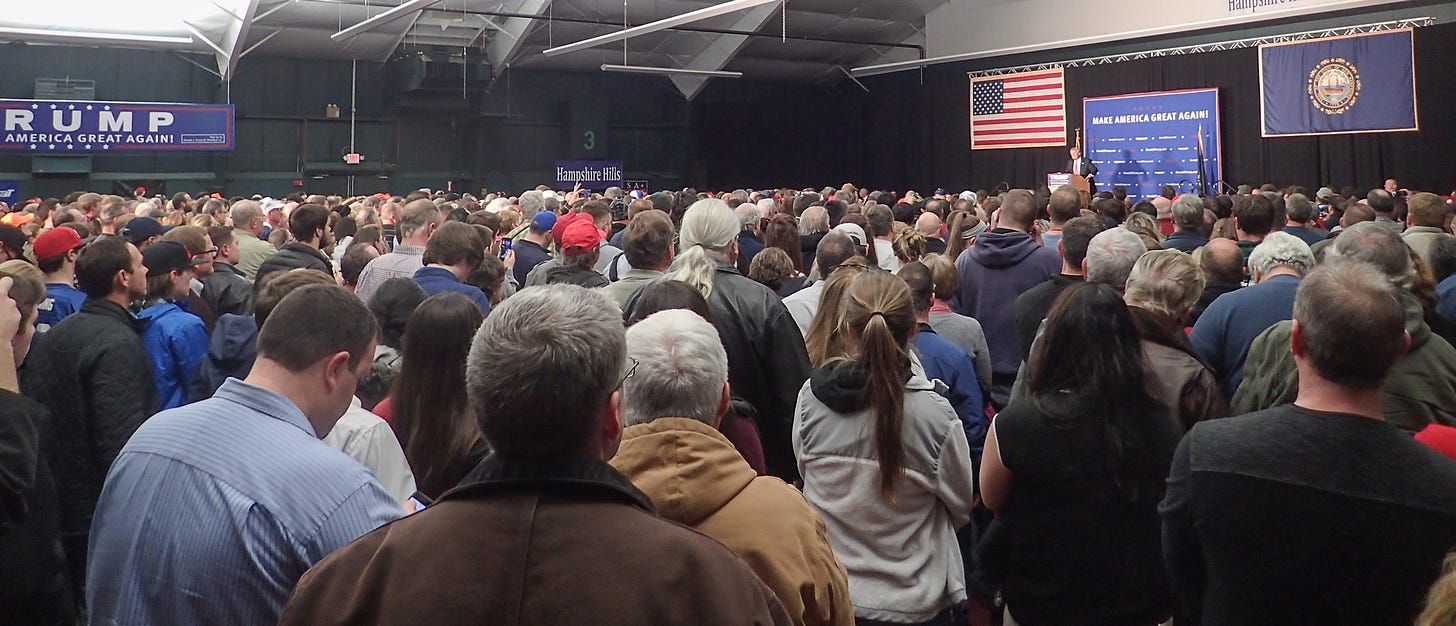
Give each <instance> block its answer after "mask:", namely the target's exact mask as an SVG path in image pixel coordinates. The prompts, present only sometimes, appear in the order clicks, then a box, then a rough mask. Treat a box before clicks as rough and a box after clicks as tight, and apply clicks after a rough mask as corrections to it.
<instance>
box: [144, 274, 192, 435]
mask: <svg viewBox="0 0 1456 626" xmlns="http://www.w3.org/2000/svg"><path fill="white" fill-rule="evenodd" d="M137 319H140V320H143V321H145V322H146V323H147V329H146V330H145V331H142V345H143V346H146V349H147V358H148V359H150V360H151V362H152V375H153V376H152V377H153V379H154V380H155V381H156V385H157V404H158V407H157V408H158V410H160V411H165V410H167V409H172V408H176V407H179V406H182V405H183V404H186V403H187V383H189V382H191V380H192V377H193V376H194V375H195V374H196V372H197V365H198V364H199V363H201V362H202V358H203V357H204V356H206V355H207V325H206V324H204V323H203V322H202V318H200V317H197V316H196V315H193V314H191V313H188V312H187V311H186V310H184V309H183V308H182V307H180V306H177V304H176V303H174V302H165V301H164V302H158V303H157V304H153V305H151V306H149V307H147V308H145V309H142V312H141V313H139V314H137Z"/></svg>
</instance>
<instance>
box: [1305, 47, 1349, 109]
mask: <svg viewBox="0 0 1456 626" xmlns="http://www.w3.org/2000/svg"><path fill="white" fill-rule="evenodd" d="M1308 90H1309V99H1310V102H1312V103H1314V108H1316V109H1319V110H1320V112H1322V113H1324V114H1325V115H1340V114H1342V113H1344V112H1346V111H1349V110H1350V107H1352V106H1355V100H1357V99H1359V97H1360V72H1359V70H1357V69H1356V68H1355V64H1354V63H1351V62H1349V61H1347V60H1345V59H1344V58H1340V57H1336V58H1332V59H1325V60H1323V61H1320V62H1319V63H1317V64H1315V66H1314V69H1312V70H1310V72H1309V87H1308Z"/></svg>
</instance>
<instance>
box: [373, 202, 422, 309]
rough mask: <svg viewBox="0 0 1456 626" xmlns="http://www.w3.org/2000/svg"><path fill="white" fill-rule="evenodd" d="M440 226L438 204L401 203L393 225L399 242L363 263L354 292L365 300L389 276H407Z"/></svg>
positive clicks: (411, 273) (416, 265)
mask: <svg viewBox="0 0 1456 626" xmlns="http://www.w3.org/2000/svg"><path fill="white" fill-rule="evenodd" d="M439 227H440V207H438V206H435V203H434V202H431V201H429V200H425V199H420V200H414V201H412V202H410V203H408V204H406V205H404V210H403V211H401V212H400V215H399V222H398V223H397V224H396V225H395V228H396V230H397V232H398V233H399V245H397V246H395V247H394V250H393V251H392V252H390V253H389V254H384V255H380V256H379V258H377V259H374V260H373V261H370V262H369V264H368V265H365V266H364V271H363V272H360V274H359V283H358V285H357V286H355V288H354V293H356V294H358V295H359V299H360V300H362V301H364V302H365V303H366V304H367V303H368V302H369V299H370V298H372V297H374V292H375V291H378V290H379V287H380V285H383V284H384V281H387V280H389V279H391V278H411V277H413V276H414V275H415V272H418V271H419V270H420V268H422V267H424V266H425V262H424V258H425V245H426V244H428V243H429V242H430V236H431V235H433V234H435V229H436V228H439Z"/></svg>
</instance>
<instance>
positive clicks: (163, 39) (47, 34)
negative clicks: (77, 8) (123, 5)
mask: <svg viewBox="0 0 1456 626" xmlns="http://www.w3.org/2000/svg"><path fill="white" fill-rule="evenodd" d="M3 35H15V36H19V37H42V38H64V39H86V40H90V41H127V42H136V43H171V44H187V45H191V43H192V38H191V37H169V36H165V35H138V34H135V33H88V32H83V31H75V30H50V29H45V28H11V27H8V26H0V36H3Z"/></svg>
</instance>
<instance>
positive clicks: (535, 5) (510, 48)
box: [485, 0, 551, 76]
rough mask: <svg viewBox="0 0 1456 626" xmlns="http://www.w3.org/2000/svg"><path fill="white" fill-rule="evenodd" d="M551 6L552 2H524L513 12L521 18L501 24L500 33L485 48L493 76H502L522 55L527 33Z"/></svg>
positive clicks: (536, 0) (527, 0) (507, 19)
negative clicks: (512, 62)
mask: <svg viewBox="0 0 1456 626" xmlns="http://www.w3.org/2000/svg"><path fill="white" fill-rule="evenodd" d="M550 6H551V0H522V2H521V3H520V6H518V7H516V8H515V9H514V10H513V11H512V12H513V13H516V14H518V15H520V17H510V18H506V20H505V21H504V22H502V23H501V24H500V32H497V33H496V34H495V35H493V36H491V38H490V43H487V44H486V46H485V57H486V58H487V59H489V60H490V71H491V73H492V74H494V75H496V76H500V75H501V72H504V71H506V68H508V67H510V66H511V61H514V60H516V57H517V56H519V55H520V54H521V49H522V48H523V46H522V44H523V43H525V41H526V31H527V30H528V29H530V28H531V26H532V25H534V24H535V23H536V20H537V19H539V18H540V17H541V16H542V15H545V14H546V9H547V8H549V7H550ZM501 35H505V36H504V37H502V36H501Z"/></svg>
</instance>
